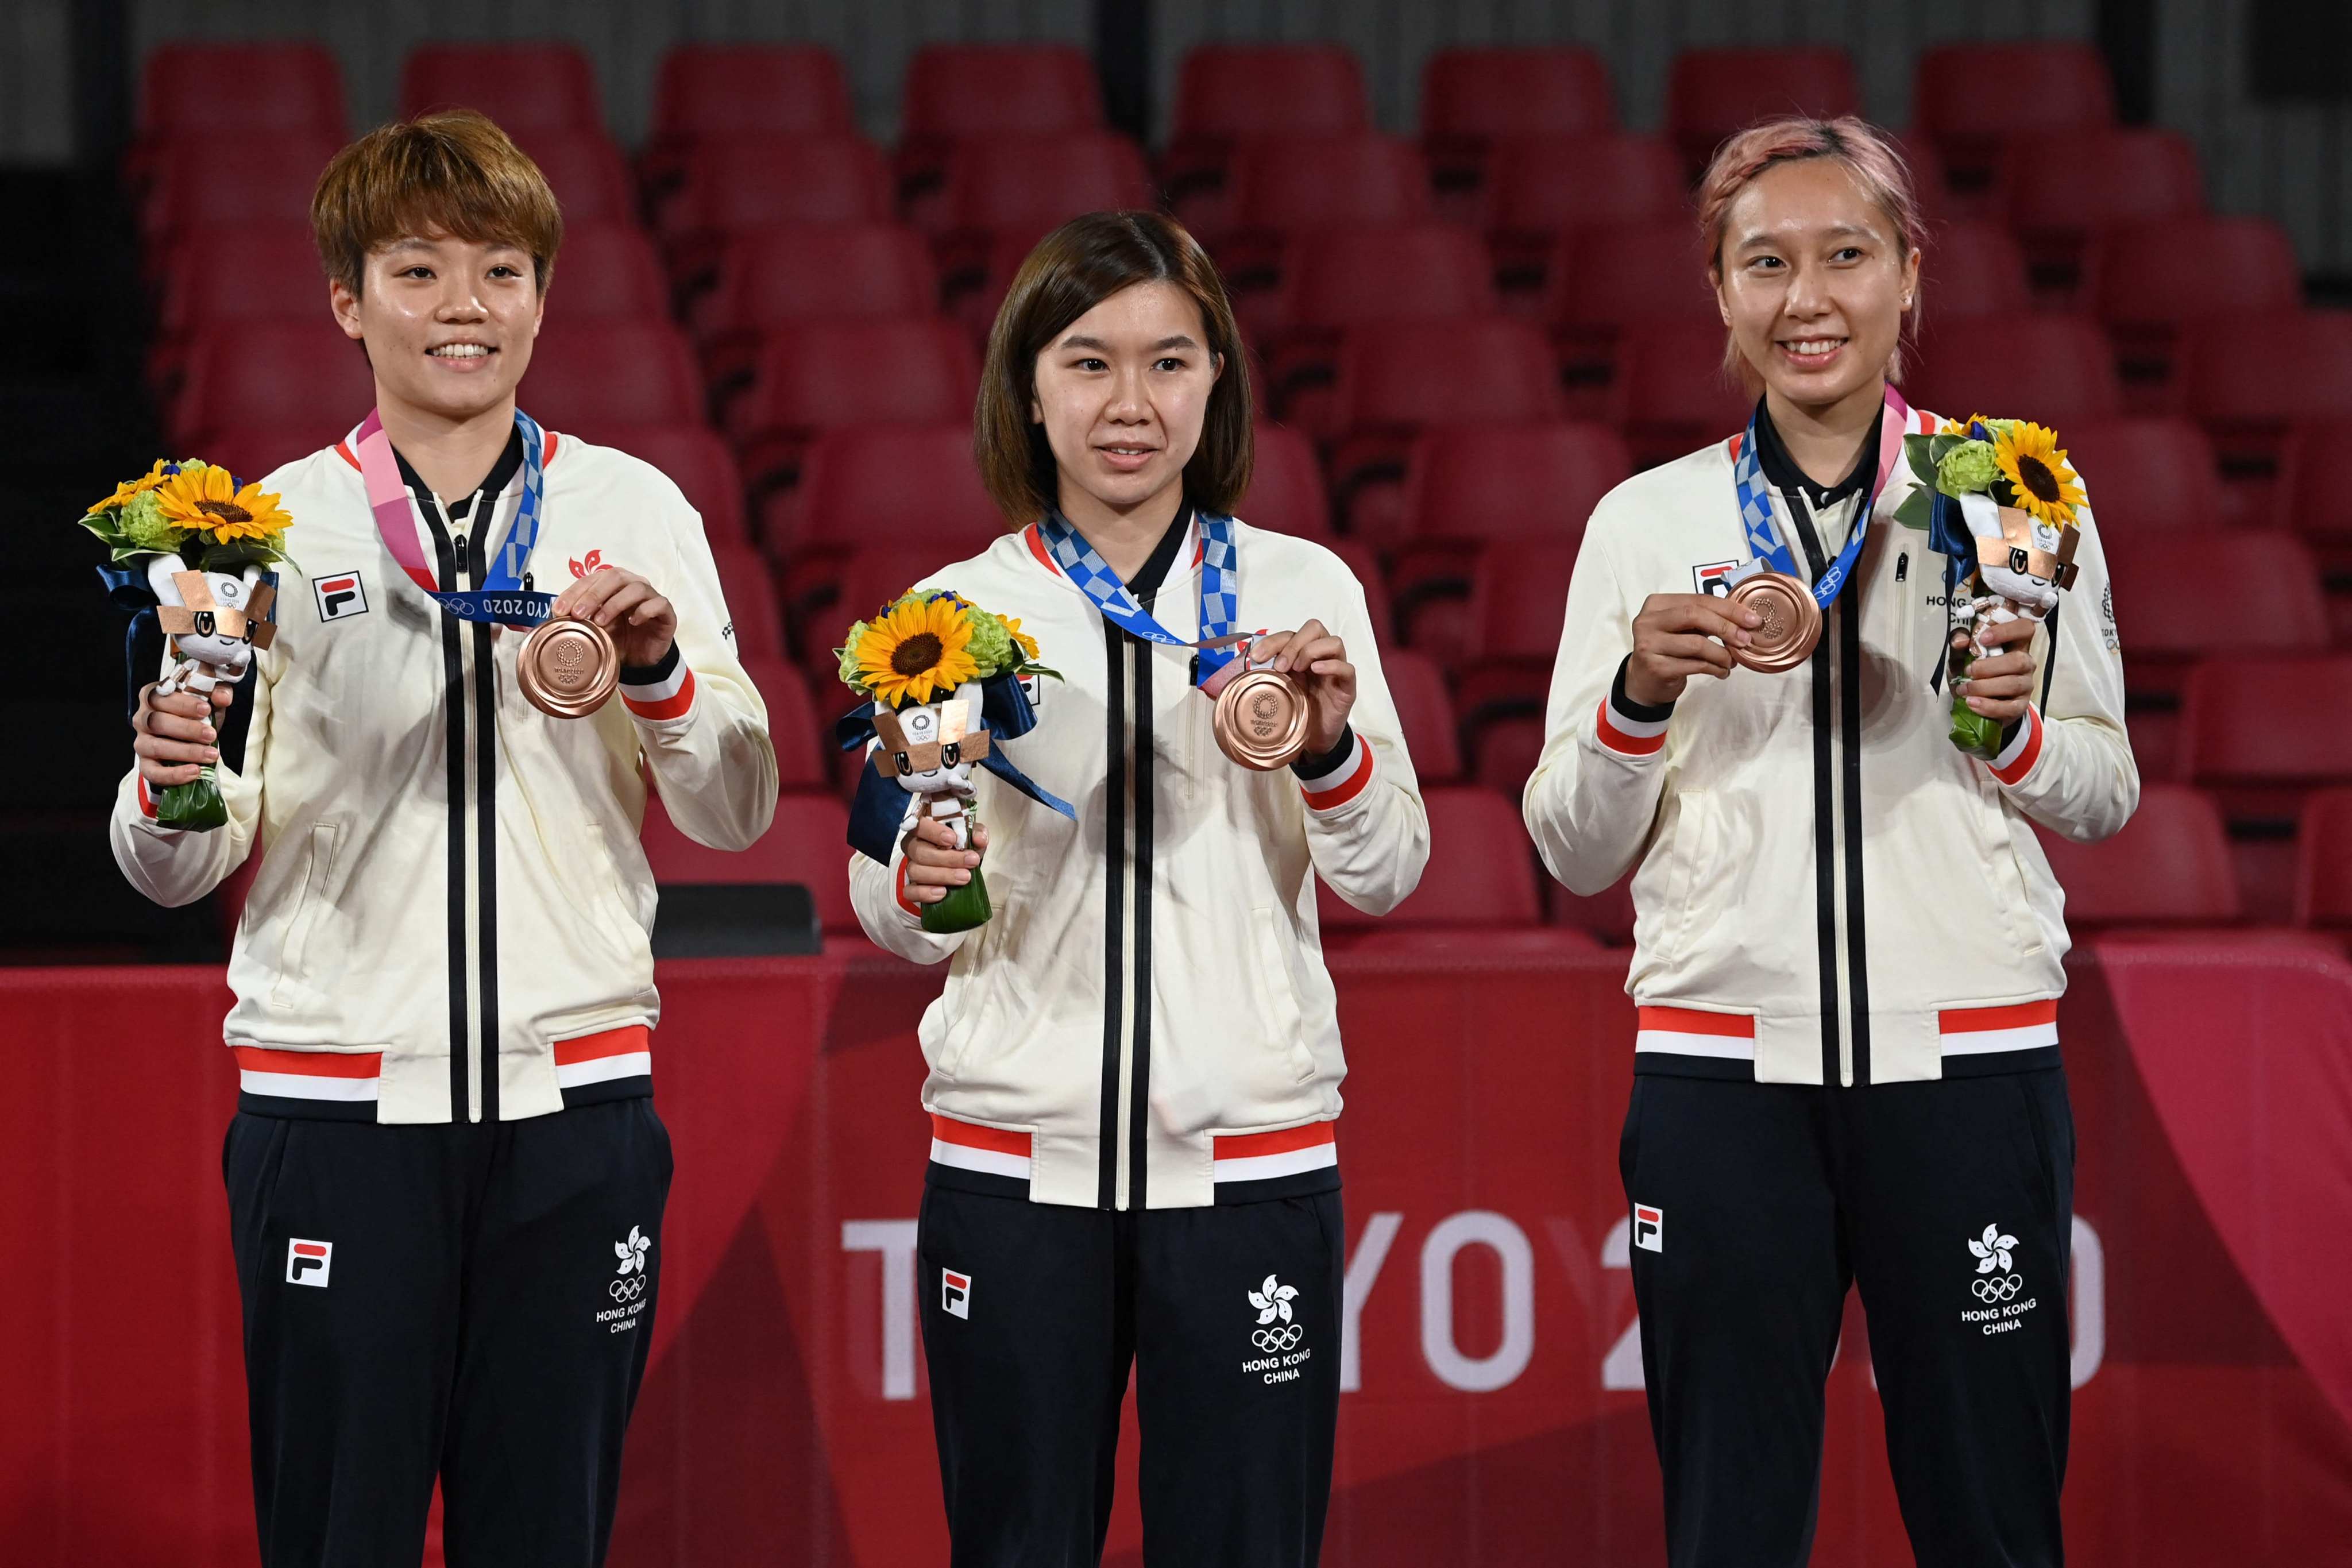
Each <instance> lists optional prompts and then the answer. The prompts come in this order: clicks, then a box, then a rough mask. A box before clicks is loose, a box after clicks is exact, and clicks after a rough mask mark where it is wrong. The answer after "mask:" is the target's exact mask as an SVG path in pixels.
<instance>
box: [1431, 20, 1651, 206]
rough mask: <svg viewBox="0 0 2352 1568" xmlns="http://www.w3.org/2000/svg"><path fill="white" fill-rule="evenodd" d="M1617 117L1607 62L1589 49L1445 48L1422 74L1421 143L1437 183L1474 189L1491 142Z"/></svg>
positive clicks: (1596, 128) (1603, 126)
mask: <svg viewBox="0 0 2352 1568" xmlns="http://www.w3.org/2000/svg"><path fill="white" fill-rule="evenodd" d="M1616 123H1617V101H1616V95H1615V94H1614V92H1613V91H1612V89H1611V88H1610V85H1609V66H1608V63H1607V62H1606V61H1605V60H1603V59H1602V58H1601V56H1600V54H1599V53H1598V52H1597V51H1595V50H1592V49H1588V48H1580V47H1572V46H1563V47H1551V48H1495V49H1481V48H1451V49H1439V50H1437V51H1436V52H1435V53H1433V54H1432V55H1431V56H1430V57H1429V63H1428V64H1426V65H1424V66H1423V68H1422V73H1421V142H1422V147H1423V150H1424V151H1425V152H1426V153H1428V154H1429V161H1430V166H1431V169H1432V170H1433V173H1434V174H1435V176H1436V179H1437V184H1438V185H1439V188H1440V189H1441V190H1465V191H1475V189H1476V188H1477V187H1478V185H1479V184H1480V182H1481V180H1482V178H1483V176H1484V174H1485V172H1486V167H1487V159H1488V157H1489V155H1490V154H1491V153H1492V151H1493V149H1494V147H1495V146H1496V143H1497V142H1503V141H1505V140H1507V139H1510V138H1515V137H1523V136H1562V135H1581V134H1586V133H1591V132H1606V131H1610V130H1612V129H1614V128H1615V126H1616Z"/></svg>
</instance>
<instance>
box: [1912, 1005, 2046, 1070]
mask: <svg viewBox="0 0 2352 1568" xmlns="http://www.w3.org/2000/svg"><path fill="white" fill-rule="evenodd" d="M1937 1026H1938V1027H1939V1028H1940V1029H1941V1030H1942V1033H1943V1041H1944V1054H1945V1055H1946V1056H1948V1057H1957V1056H1969V1057H1972V1056H1982V1055H1984V1054H1985V1053H1987V1052H1990V1051H2031V1050H2038V1049H2040V1048H2041V1047H2044V1046H2054V1045H2056V1044H2057V1043H2058V1002H2057V999H2056V998H2055V997H2053V998H2051V999H2050V1000H2048V1001H2046V1002H2019V1003H2016V1004H2014V1005H2011V1006H2007V1007H1948V1008H1946V1009H1945V1010H1944V1011H1943V1012H1941V1013H1939V1014H1938V1015H1937Z"/></svg>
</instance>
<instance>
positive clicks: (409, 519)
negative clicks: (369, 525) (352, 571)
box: [352, 408, 555, 626]
mask: <svg viewBox="0 0 2352 1568" xmlns="http://www.w3.org/2000/svg"><path fill="white" fill-rule="evenodd" d="M514 419H515V428H516V429H517V430H519V431H520V432H521V434H522V503H521V504H520V506H518V507H517V508H516V509H515V519H514V522H513V524H512V525H511V526H509V528H508V530H507V536H506V538H505V539H504V540H502V541H501V542H499V547H498V548H497V549H496V550H494V551H491V552H488V553H487V554H486V556H485V557H484V564H485V567H486V570H485V571H484V572H483V574H482V580H481V583H480V584H479V585H478V586H477V587H474V588H470V589H458V590H451V591H447V592H444V591H443V590H442V589H440V588H438V587H436V585H435V583H434V579H433V573H432V571H431V570H430V569H429V568H428V567H426V565H425V554H424V552H423V550H422V549H421V548H420V547H419V546H418V544H417V542H416V519H415V503H414V502H413V501H411V500H410V499H409V495H408V486H407V485H406V484H405V483H404V481H403V480H402V479H401V477H400V468H399V458H396V457H394V454H393V450H392V438H391V437H389V436H387V435H385V434H384V429H383V417H382V416H380V415H379V414H378V413H377V412H376V411H375V410H373V409H371V410H369V412H368V416H367V417H366V418H365V419H364V420H362V421H361V423H360V427H359V429H358V430H357V431H355V432H354V433H353V437H352V449H353V450H354V451H355V452H356V453H357V455H358V457H359V464H360V473H361V475H362V480H363V482H364V483H365V484H366V486H367V494H368V510H370V511H371V512H373V514H374V517H375V523H376V531H377V532H378V533H379V534H380V535H382V536H383V543H384V548H385V549H386V550H388V551H390V552H392V558H393V560H394V561H395V562H397V563H399V565H400V568H401V570H402V571H404V572H405V573H407V574H408V575H409V577H410V579H411V580H412V581H414V582H415V584H416V585H417V586H418V587H420V588H422V589H424V590H425V593H427V594H429V595H432V596H433V598H434V599H436V601H438V602H439V604H440V605H441V607H442V608H443V609H444V610H446V611H447V612H448V613H449V614H451V615H453V616H457V618H458V619H459V620H465V621H494V622H497V623H499V625H502V626H538V625H539V624H540V623H541V622H542V621H544V620H546V619H547V616H548V611H549V609H550V608H551V606H552V605H554V603H555V595H552V594H541V593H534V592H533V591H531V590H530V588H528V587H526V586H525V585H524V584H525V578H524V575H523V573H524V568H525V566H526V565H527V564H528V563H530V549H531V546H532V545H534V544H536V543H538V542H539V513H540V504H541V497H542V495H543V494H544V492H545V490H546V488H547V464H546V460H545V453H546V449H547V437H546V432H544V431H542V430H541V428H540V426H539V421H538V420H536V419H533V418H532V417H531V416H530V415H528V414H525V413H524V412H523V411H522V410H521V409H520V408H518V409H516V410H515V416H514ZM483 521H488V520H487V519H485V520H483Z"/></svg>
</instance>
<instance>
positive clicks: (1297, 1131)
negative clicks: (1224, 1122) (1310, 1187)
mask: <svg viewBox="0 0 2352 1568" xmlns="http://www.w3.org/2000/svg"><path fill="white" fill-rule="evenodd" d="M1211 1142H1212V1144H1213V1151H1212V1159H1211V1166H1210V1173H1211V1179H1212V1180H1214V1181H1219V1182H1263V1181H1265V1180H1267V1179H1269V1178H1271V1177H1275V1176H1295V1175H1297V1174H1298V1173H1300V1172H1301V1171H1319V1170H1322V1169H1324V1168H1326V1167H1327V1166H1331V1165H1337V1164H1338V1163H1339V1128H1338V1124H1337V1123H1335V1122H1330V1121H1310V1122H1308V1123H1307V1125H1306V1126H1304V1127H1286V1128H1284V1129H1283V1130H1282V1131H1279V1132H1241V1133H1236V1134H1234V1136H1232V1137H1229V1138H1223V1137H1221V1138H1216V1139H1213V1140H1211Z"/></svg>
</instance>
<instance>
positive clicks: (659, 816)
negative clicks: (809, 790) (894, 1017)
mask: <svg viewBox="0 0 2352 1568" xmlns="http://www.w3.org/2000/svg"><path fill="white" fill-rule="evenodd" d="M644 843H645V850H646V864H647V865H649V866H651V867H652V868H653V873H654V881H655V883H656V886H670V885H682V884H693V883H703V882H719V883H741V882H799V883H802V884H803V885H804V886H805V887H807V889H808V890H809V893H810V895H811V896H812V897H813V898H814V900H816V911H817V921H818V923H819V924H820V925H822V926H823V927H824V931H825V934H826V935H827V936H835V935H840V936H855V935H856V934H857V932H858V929H859V928H858V924H857V911H856V909H855V908H854V907H852V905H851V904H850V901H849V857H850V854H851V850H850V848H849V808H848V807H847V806H846V805H844V804H843V803H842V802H840V801H839V800H837V799H835V798H834V797H833V796H832V795H816V794H793V795H779V796H777V797H776V819H775V822H774V825H773V826H771V827H770V828H769V829H768V831H767V832H766V833H765V834H763V835H761V838H760V841H759V842H758V843H756V844H754V845H752V846H751V847H750V848H748V849H744V850H740V851H729V850H724V849H711V848H707V847H704V846H702V845H699V844H697V843H696V842H695V841H694V840H693V839H691V838H688V837H687V836H686V835H685V834H684V833H682V832H680V831H678V829H677V826H675V825H674V824H673V823H672V822H671V821H670V819H669V813H668V812H667V811H666V810H664V809H663V808H662V806H661V804H660V802H659V800H658V799H657V798H656V797H654V796H651V795H648V796H647V798H646V821H645V827H644Z"/></svg>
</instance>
